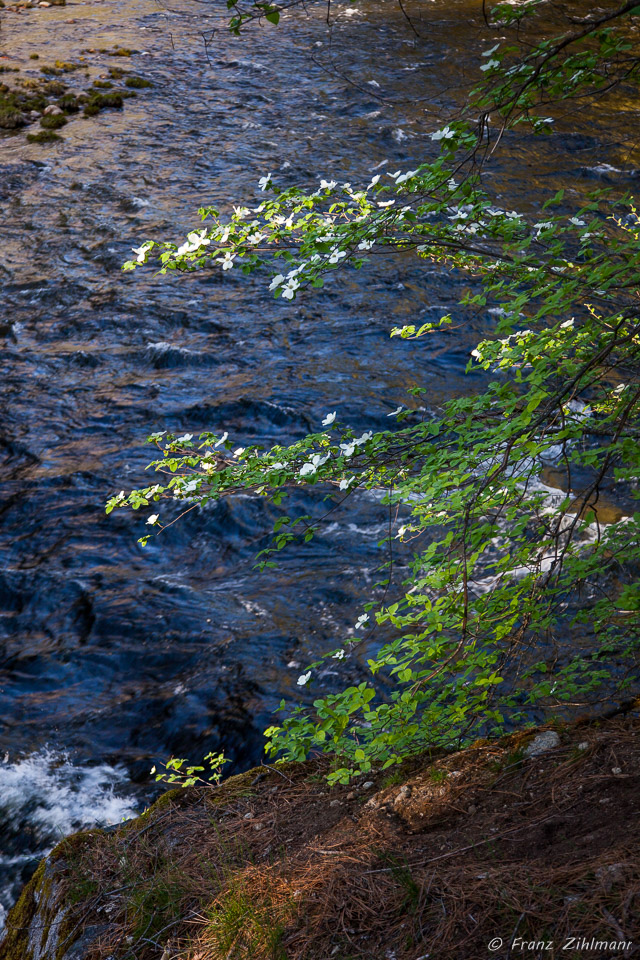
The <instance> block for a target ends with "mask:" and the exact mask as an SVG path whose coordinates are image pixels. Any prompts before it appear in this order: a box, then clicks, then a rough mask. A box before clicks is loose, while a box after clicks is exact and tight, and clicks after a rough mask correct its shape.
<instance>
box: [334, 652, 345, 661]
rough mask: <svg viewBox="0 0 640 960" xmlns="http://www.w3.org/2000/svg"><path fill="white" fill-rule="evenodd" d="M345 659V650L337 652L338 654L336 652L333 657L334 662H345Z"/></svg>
mask: <svg viewBox="0 0 640 960" xmlns="http://www.w3.org/2000/svg"><path fill="white" fill-rule="evenodd" d="M345 657H346V653H345V652H344V650H336V652H335V653H334V654H333V656H332V659H333V660H344V658H345Z"/></svg>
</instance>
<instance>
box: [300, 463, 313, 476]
mask: <svg viewBox="0 0 640 960" xmlns="http://www.w3.org/2000/svg"><path fill="white" fill-rule="evenodd" d="M316 470H317V467H316V466H315V464H313V463H305V464H303V466H302V468H301V470H300V476H301V477H311V476H313V474H314V473H315V472H316Z"/></svg>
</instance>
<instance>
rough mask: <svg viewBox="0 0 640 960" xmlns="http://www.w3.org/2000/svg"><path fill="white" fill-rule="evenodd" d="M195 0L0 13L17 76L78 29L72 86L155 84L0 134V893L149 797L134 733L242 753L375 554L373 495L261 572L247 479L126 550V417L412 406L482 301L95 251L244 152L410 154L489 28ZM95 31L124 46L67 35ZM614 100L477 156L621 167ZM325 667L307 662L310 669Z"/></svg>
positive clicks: (225, 187)
mask: <svg viewBox="0 0 640 960" xmlns="http://www.w3.org/2000/svg"><path fill="white" fill-rule="evenodd" d="M214 6H215V5H214V4H209V5H203V4H199V3H196V2H193V3H189V2H187V0H173V2H166V3H156V2H153V0H117V2H114V0H102V2H90V3H84V4H83V3H71V2H68V3H67V5H66V6H65V7H51V8H48V9H38V8H36V9H31V10H25V11H22V12H14V11H8V10H4V11H0V16H2V25H1V30H0V64H3V65H9V66H17V67H19V68H20V70H21V72H22V75H23V76H33V77H37V76H39V73H38V69H39V65H40V64H42V63H46V62H49V63H52V62H53V61H55V60H68V61H78V58H79V57H80V56H83V57H84V60H83V61H82V62H83V63H84V64H85V65H86V68H87V72H88V74H89V77H90V80H87V79H85V78H84V77H83V76H82V75H81V74H78V73H75V74H73V75H69V76H68V77H66V78H65V80H66V82H68V83H69V84H70V85H71V86H72V87H73V86H74V85H75V86H78V85H79V84H80V82H81V81H82V82H84V84H85V85H86V84H87V83H88V82H90V81H91V80H93V79H94V78H99V77H100V76H104V75H105V73H106V71H107V68H108V67H109V66H112V65H113V64H114V63H117V64H118V65H120V64H121V63H122V65H124V67H125V68H126V69H127V70H130V71H131V72H134V73H136V74H137V75H140V76H143V77H145V78H148V79H150V80H151V81H152V82H153V84H154V85H153V87H152V88H149V89H144V90H140V91H138V96H137V97H136V98H135V99H131V100H127V101H126V103H125V107H124V110H122V111H117V110H113V111H108V112H104V113H102V114H100V115H99V116H98V117H96V118H92V119H83V118H77V119H73V120H72V121H71V122H70V123H69V124H68V125H67V126H66V127H65V128H64V130H63V131H62V134H63V136H64V140H63V142H62V143H60V144H54V145H47V146H41V145H38V144H29V143H27V142H26V139H25V136H24V133H23V132H15V133H14V132H11V133H9V132H3V131H0V208H1V215H2V243H1V245H0V286H1V293H0V297H1V299H0V339H1V343H2V352H1V354H0V397H1V400H2V417H1V419H0V469H1V474H0V477H1V494H0V517H1V526H0V757H1V756H2V755H3V754H6V757H5V760H4V762H1V761H0V838H1V839H0V901H2V902H4V903H5V905H6V904H8V903H9V902H10V901H11V899H12V897H13V896H14V895H15V892H16V889H17V887H18V886H19V885H20V883H21V882H22V881H23V880H24V878H25V877H26V876H27V875H28V873H29V872H30V871H31V870H32V869H33V866H34V863H35V862H36V861H37V857H38V856H39V855H41V853H42V852H43V851H44V850H46V849H47V848H48V847H50V846H51V844H52V843H54V842H55V841H56V839H58V838H59V837H60V836H61V835H64V834H65V833H68V832H70V831H71V830H73V829H77V828H78V827H79V826H81V825H83V824H86V823H94V822H115V821H118V820H120V819H121V818H122V817H123V816H129V815H131V813H132V811H134V810H135V809H139V808H140V806H141V805H144V802H145V801H146V800H148V798H149V797H150V796H151V795H152V788H151V786H150V784H149V776H148V771H149V767H150V766H151V764H152V763H153V762H155V761H157V760H158V759H163V758H166V757H168V756H169V755H171V754H174V755H179V756H189V757H191V758H193V759H198V758H200V757H201V756H202V755H203V754H204V753H205V752H207V751H208V750H210V749H216V750H219V749H220V750H224V751H225V752H226V753H227V755H228V756H230V757H231V758H232V759H233V761H234V770H236V771H237V770H240V769H242V768H246V767H247V766H248V765H250V764H251V763H255V762H257V761H258V760H259V758H260V755H261V749H262V738H261V731H262V730H263V729H264V727H265V726H266V725H268V723H269V722H271V721H272V719H273V715H274V714H273V711H274V709H275V708H276V706H277V704H278V703H279V701H280V699H281V698H282V697H285V698H291V697H293V696H296V697H298V696H305V693H304V692H301V691H300V689H299V688H298V687H297V685H296V681H297V678H298V676H299V674H300V673H301V668H302V667H304V665H305V664H306V663H307V662H308V661H309V660H310V659H311V658H313V657H315V656H316V655H317V654H318V653H319V652H320V651H322V650H326V649H327V648H331V647H333V646H335V645H337V644H338V643H339V642H340V640H341V639H343V638H344V637H345V635H348V633H349V631H352V629H353V622H354V620H355V619H356V616H357V615H358V613H359V612H360V606H359V604H360V603H361V602H362V600H363V599H364V598H365V596H366V591H367V590H368V589H370V586H371V584H372V583H374V582H375V579H376V568H377V567H378V565H379V564H380V563H381V561H382V560H383V554H382V552H381V550H380V549H379V548H378V547H377V545H376V544H377V542H378V541H379V540H380V538H381V537H382V536H384V534H385V532H386V530H387V524H388V521H389V518H388V515H387V513H386V511H385V508H384V507H383V506H381V504H380V502H379V499H376V498H375V497H373V496H361V497H360V498H359V499H356V500H355V503H354V504H353V506H352V507H351V508H350V510H349V512H348V513H346V512H339V511H338V512H336V513H335V515H334V516H333V517H332V518H331V522H330V523H329V525H328V526H326V528H325V529H324V531H323V533H322V534H321V535H320V536H318V537H317V538H315V539H314V540H313V541H312V543H311V544H310V545H308V546H306V547H299V548H293V549H291V550H290V551H289V552H288V553H287V554H286V555H285V556H284V557H283V559H282V561H281V565H280V567H279V569H278V570H277V571H275V572H271V573H269V574H262V575H259V574H257V573H256V572H255V570H254V569H253V564H254V558H255V554H256V552H257V551H258V550H259V549H261V548H262V547H263V546H265V545H266V544H267V542H268V534H269V530H270V526H271V524H272V522H273V519H274V517H275V511H274V508H270V507H268V506H267V505H265V504H264V503H261V502H256V501H255V500H253V499H250V498H248V497H238V498H237V499H235V500H233V501H231V502H226V503H223V504H220V505H217V506H211V507H209V508H208V509H206V510H203V511H199V512H198V513H197V514H196V513H195V512H193V513H191V514H190V515H189V516H188V517H186V518H185V519H184V520H183V521H182V522H181V523H180V524H177V525H175V526H173V527H171V528H170V529H169V530H167V531H166V533H165V534H163V535H162V536H161V537H160V538H158V539H157V540H152V541H151V542H150V544H149V546H148V547H147V548H145V549H142V548H140V547H139V545H138V544H137V542H136V540H137V537H138V536H140V535H141V533H142V532H143V528H144V518H142V517H141V518H138V517H136V516H129V515H125V514H124V513H119V514H115V515H112V516H111V517H109V518H107V517H106V516H105V514H104V501H105V500H106V499H107V497H108V496H110V495H111V494H112V493H114V492H117V491H118V490H120V489H121V488H123V487H125V488H126V487H127V486H135V485H139V484H140V483H141V482H144V476H145V475H144V472H143V471H144V467H145V465H146V464H147V462H148V461H149V459H151V451H150V448H148V447H145V445H144V443H143V441H144V438H145V437H146V435H147V434H149V433H151V432H153V431H155V430H163V429H170V430H175V431H182V430H189V431H190V432H193V433H197V432H198V431H200V430H203V429H211V430H218V431H222V430H227V431H229V434H230V436H231V437H232V438H233V440H234V441H237V443H238V444H239V445H245V444H246V443H247V442H255V441H260V442H262V443H264V444H270V443H272V442H278V443H286V442H288V441H291V440H293V439H295V438H296V437H299V436H301V435H303V434H304V433H305V432H307V431H308V430H309V429H312V428H317V427H318V426H319V422H320V420H321V419H322V417H323V416H324V415H326V413H328V412H330V411H333V410H336V411H338V414H339V417H340V419H341V420H343V421H346V422H348V423H350V424H351V425H352V426H353V427H354V428H355V429H370V428H373V429H376V428H382V427H384V426H385V425H386V424H388V423H389V422H390V421H388V420H386V416H387V414H388V413H389V412H390V411H391V410H394V409H395V408H396V407H397V405H398V404H399V403H406V402H410V403H412V401H410V398H408V397H407V394H406V390H407V388H409V387H411V386H412V385H415V384H420V385H422V386H426V387H427V389H428V393H427V395H426V397H427V401H426V402H427V403H428V404H429V406H430V407H436V406H437V405H438V404H439V403H440V402H442V400H443V399H446V397H448V396H451V395H452V394H455V393H459V392H460V391H462V390H471V389H473V388H474V380H473V378H467V379H466V380H465V381H464V382H463V371H464V368H465V366H466V363H467V360H468V356H469V351H470V349H471V348H472V346H473V345H474V344H475V342H476V341H477V339H478V338H479V337H480V336H481V335H482V333H483V331H488V330H490V329H491V325H492V322H493V321H492V317H491V315H490V314H489V313H486V314H469V313H466V314H465V313H462V312H461V311H460V310H459V308H456V306H455V304H456V300H457V298H458V296H459V294H460V291H461V289H462V286H463V281H462V279H461V278H460V277H455V276H454V277H451V276H446V275H444V274H443V273H442V271H440V270H439V269H437V268H436V267H429V266H425V265H424V264H417V263H416V262H415V261H414V260H412V259H405V258H395V259H391V260H387V261H385V263H384V264H383V265H382V266H383V269H381V268H380V266H379V265H378V266H377V265H376V263H374V265H373V266H372V267H370V268H368V269H367V270H366V271H363V272H361V273H358V274H354V273H348V272H344V273H341V274H339V275H336V276H335V277H334V278H333V279H332V280H331V282H329V283H328V284H327V286H326V288H325V289H324V290H323V291H322V292H321V293H314V294H313V295H304V296H303V297H301V298H300V299H299V300H297V301H296V302H294V303H293V304H288V303H286V302H284V301H282V300H279V301H274V300H273V299H272V298H271V295H270V294H269V293H268V292H267V291H266V289H265V287H266V285H265V283H264V282H262V280H259V279H257V278H249V279H248V278H245V277H242V276H240V275H236V271H229V272H228V273H225V275H224V276H223V275H222V273H220V274H217V273H215V274H214V273H206V274H202V275H194V276H189V277H185V278H182V279H180V280H179V281H176V280H175V279H174V278H153V277H152V275H151V272H150V271H149V272H147V273H143V272H142V271H137V272H136V273H135V274H134V275H130V274H122V273H121V272H120V265H121V263H122V262H123V261H124V260H125V259H128V257H129V256H130V250H131V247H132V246H136V245H137V243H138V242H139V241H140V240H142V239H144V238H146V237H163V238H173V239H180V238H181V237H182V236H183V234H184V232H185V231H186V230H187V229H189V228H190V227H192V226H193V225H195V224H196V223H197V219H198V218H197V213H196V211H197V208H198V206H200V205H201V204H202V203H205V202H215V203H216V204H217V205H219V206H221V207H222V208H224V207H225V206H228V205H229V204H230V203H231V202H233V201H235V202H239V201H243V202H247V201H248V202H250V203H251V202H253V200H254V199H255V200H256V201H257V200H258V197H259V195H260V194H259V191H258V190H257V186H256V184H257V180H258V178H259V177H260V176H262V175H264V174H265V173H267V172H272V173H273V175H274V179H276V180H277V182H278V183H279V184H281V185H287V184H290V183H294V182H301V183H304V184H308V185H310V184H312V183H314V182H317V181H318V180H319V179H320V178H321V177H331V176H335V177H336V178H337V177H339V178H340V179H349V180H351V181H352V182H354V183H359V182H363V181H364V182H367V181H368V179H369V178H370V175H371V172H372V171H373V170H376V169H377V170H379V171H380V170H384V169H385V161H386V162H387V163H388V169H397V168H398V167H402V168H403V169H409V168H410V167H412V166H415V164H416V161H419V160H420V159H421V158H422V157H424V156H426V155H433V151H434V144H433V143H432V141H431V139H430V137H429V134H430V132H432V131H433V130H435V129H437V128H438V126H440V125H441V118H442V117H446V115H447V110H448V109H449V108H450V107H451V105H452V104H453V103H454V102H455V99H456V96H457V95H458V94H459V90H460V88H461V87H464V85H465V84H467V83H468V82H469V81H470V80H472V79H473V78H474V76H475V71H477V63H478V57H479V54H480V52H481V51H482V50H484V49H485V48H486V46H487V44H490V42H491V40H492V39H493V38H494V37H495V36H499V34H498V35H496V34H495V33H493V34H492V33H490V32H487V29H486V27H484V26H483V25H482V22H481V18H480V16H479V9H478V8H479V6H480V4H479V3H472V2H469V0H458V2H449V0H434V2H414V3H413V4H412V5H409V6H408V7H407V9H408V10H409V13H410V14H411V16H412V17H413V18H414V27H415V29H416V30H417V33H418V34H419V36H416V35H415V32H414V27H412V26H410V25H409V23H408V21H407V20H406V19H405V17H404V16H403V14H402V11H401V10H400V8H399V7H398V5H397V4H396V3H395V2H391V0H388V2H364V3H362V4H359V5H358V6H357V7H354V8H352V7H350V6H343V7H336V5H335V4H332V7H331V11H332V17H333V18H334V23H333V27H332V29H331V31H328V28H327V23H326V9H325V8H324V7H320V6H318V7H312V8H311V10H310V11H308V12H298V13H295V14H290V15H287V16H284V17H283V22H282V23H281V26H280V28H278V29H275V28H274V27H272V26H270V25H266V26H262V27H255V28H252V29H249V30H247V31H246V33H245V34H244V35H243V36H242V37H240V38H233V37H230V36H229V35H228V33H227V32H226V31H225V29H224V19H223V18H217V17H210V16H208V14H209V13H210V12H211V9H212V8H213V7H214ZM405 6H406V5H405ZM220 7H224V4H221V5H220ZM114 45H116V46H124V47H126V48H130V49H132V50H134V51H135V52H134V53H133V55H132V56H131V57H128V58H124V57H123V58H121V60H118V61H116V58H110V57H108V56H107V55H106V54H100V53H96V52H93V53H89V52H83V51H87V50H92V51H97V50H98V49H100V48H107V49H109V48H113V47H114ZM32 53H37V54H38V55H39V57H40V61H39V62H37V61H31V60H30V59H29V56H30V54H32ZM612 109H613V108H612ZM632 110H633V104H632V103H626V102H625V100H624V97H620V98H619V99H618V101H617V102H616V104H615V111H616V117H615V129H617V130H618V131H619V136H618V137H617V139H616V140H615V141H614V142H612V141H611V136H610V131H611V129H612V119H611V117H610V116H607V117H604V116H602V114H597V115H591V116H589V117H585V118H580V117H578V118H575V117H574V118H572V119H571V120H570V121H565V122H564V125H562V126H559V127H558V132H557V133H556V134H555V135H554V136H552V137H550V138H549V139H548V140H544V141H543V140H540V139H536V140H533V139H532V140H525V141H523V142H522V143H521V144H520V146H519V147H518V148H517V149H516V148H515V147H514V148H513V150H512V154H511V157H510V160H509V166H508V169H507V168H506V167H505V168H504V169H503V167H502V166H501V165H500V164H496V167H495V172H494V173H492V174H491V175H492V176H494V177H498V178H501V179H500V180H499V185H498V187H497V190H498V192H500V190H505V191H506V190H507V189H508V191H509V194H510V196H512V197H513V196H516V197H518V199H519V201H520V206H521V207H526V206H527V205H528V204H529V202H530V201H529V196H530V194H532V195H535V193H536V192H539V191H541V190H542V191H543V192H544V193H545V194H546V193H548V194H551V193H552V192H554V191H555V189H557V186H558V183H559V182H560V181H563V180H565V179H566V176H567V174H571V175H572V177H573V179H572V182H573V183H574V185H575V190H576V192H584V191H585V190H586V189H588V188H589V187H591V186H593V185H594V184H597V183H598V182H600V181H603V180H605V181H606V182H608V183H610V184H614V185H616V186H618V185H619V186H620V188H621V189H622V188H624V187H626V186H628V184H629V183H630V182H632V178H633V176H634V171H633V169H632V162H631V159H630V157H629V156H628V155H627V154H626V153H625V150H626V146H625V137H626V135H625V129H626V122H627V121H626V117H627V116H628V113H629V112H630V111H632ZM496 183H497V184H498V180H496ZM378 264H379V261H378ZM450 310H455V311H456V316H457V317H459V318H460V319H461V320H463V321H464V322H463V324H462V325H461V326H460V327H458V329H457V330H456V332H455V333H454V334H446V333H443V334H439V335H437V336H435V337H434V338H432V339H430V340H429V342H428V343H425V344H422V343H421V344H420V345H418V346H416V345H409V344H407V343H404V342H400V341H398V340H392V341H390V340H389V336H388V334H389V330H390V327H391V326H393V325H394V324H396V323H398V322H399V321H405V322H420V321H423V320H425V319H433V318H436V317H438V316H441V315H443V314H444V313H447V312H449V311H450ZM308 507H309V502H308V499H307V500H305V498H304V497H303V496H302V495H299V496H297V498H296V508H299V509H303V508H305V509H306V508H308ZM324 507H325V508H326V504H325V505H324ZM322 508H323V504H322V502H321V501H320V500H319V498H316V499H315V501H314V502H313V503H312V504H311V509H315V510H318V511H320V510H321V509H322ZM400 562H402V559H400ZM356 669H357V666H356ZM338 681H339V678H336V677H335V676H334V675H333V674H332V672H331V671H329V670H327V672H326V674H325V676H324V677H322V678H320V680H319V682H318V683H317V684H315V686H314V689H313V690H312V691H310V692H309V694H308V695H309V696H311V697H315V696H317V695H318V692H319V691H321V690H322V689H329V688H330V686H331V684H332V683H334V682H338Z"/></svg>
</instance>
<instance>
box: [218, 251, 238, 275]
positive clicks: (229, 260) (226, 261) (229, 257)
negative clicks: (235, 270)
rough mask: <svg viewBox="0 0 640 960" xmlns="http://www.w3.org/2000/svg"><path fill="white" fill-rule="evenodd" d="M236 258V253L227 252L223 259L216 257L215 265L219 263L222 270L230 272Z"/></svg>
mask: <svg viewBox="0 0 640 960" xmlns="http://www.w3.org/2000/svg"><path fill="white" fill-rule="evenodd" d="M236 257H237V254H236V253H230V252H229V251H228V250H227V252H226V253H225V255H224V257H216V263H221V264H222V269H223V270H231V269H232V267H233V261H234V260H235V258H236Z"/></svg>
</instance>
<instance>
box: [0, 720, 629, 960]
mask: <svg viewBox="0 0 640 960" xmlns="http://www.w3.org/2000/svg"><path fill="white" fill-rule="evenodd" d="M639 728H640V718H639V717H638V714H637V711H635V710H632V711H631V712H629V713H628V714H627V715H625V716H622V717H617V718H614V719H611V720H607V721H602V722H600V723H593V722H589V723H587V722H584V723H581V724H577V725H574V726H571V727H569V726H568V727H566V728H560V727H556V728H554V729H546V730H538V731H528V732H526V733H519V734H515V735H513V736H510V737H507V738H504V739H503V740H501V741H496V742H490V741H482V742H478V743H477V744H474V745H473V746H471V747H469V748H467V749H465V750H461V751H458V752H453V753H448V754H447V753H440V754H438V755H436V754H432V755H425V756H422V757H420V758H417V759H415V760H413V761H412V762H411V763H407V764H406V765H405V766H404V767H402V768H397V769H396V770H392V771H384V772H382V771H381V772H378V773H376V774H374V775H372V776H371V779H370V780H367V781H364V782H363V778H361V779H360V780H357V781H355V782H354V783H352V784H351V785H350V786H347V787H336V788H332V789H329V788H328V786H327V783H326V779H325V773H326V770H327V766H326V762H325V761H323V760H316V761H311V762H308V763H304V764H288V765H283V766H275V767H273V766H269V767H267V766H265V767H258V768H254V769H253V770H250V771H248V772H247V773H244V774H240V775H238V776H234V777H230V778H229V779H228V780H226V781H225V782H224V783H223V784H222V785H221V786H220V787H216V788H209V789H207V788H188V789H185V790H180V789H179V790H172V791H169V792H168V793H166V794H165V795H164V796H162V797H161V798H160V799H159V800H158V801H157V802H156V803H155V804H154V805H153V806H152V807H151V808H150V809H149V810H148V811H146V812H145V813H144V814H143V815H142V816H141V817H139V818H137V819H134V820H130V821H127V822H126V823H124V824H122V825H121V826H119V827H116V828H112V829H110V830H107V831H102V830H90V831H86V832H83V833H78V834H75V835H73V836H71V837H69V838H67V839H66V840H64V841H62V843H61V844H59V845H58V847H57V848H56V849H55V850H54V851H53V852H52V853H51V854H50V856H49V857H47V858H46V859H45V860H44V861H42V863H41V864H40V866H39V867H38V870H37V871H36V873H35V874H34V876H33V878H32V880H31V881H30V883H29V884H28V885H27V887H26V888H25V890H24V891H23V894H22V896H21V898H20V900H19V902H18V903H17V904H16V906H15V907H14V908H13V910H12V911H11V913H10V914H9V917H8V924H7V932H6V936H5V939H4V941H3V942H2V943H1V944H0V960H98V958H102V960H107V958H112V960H127V958H128V960H169V958H178V957H185V958H187V957H189V958H192V960H196V958H198V960H223V958H225V960H234V958H252V960H253V958H256V960H260V958H264V960H267V958H270V960H285V958H286V960H298V958H300V960H302V958H308V960H321V958H322V960H324V958H333V957H335V958H337V960H347V958H355V957H366V958H370V960H378V958H380V960H392V958H395V960H418V958H425V957H429V958H442V960H444V958H447V960H457V958H460V960H462V958H465V960H473V958H480V957H484V956H486V955H487V952H486V951H487V945H488V944H489V943H490V942H492V943H493V947H492V948H491V950H492V954H491V955H493V956H496V957H499V958H500V957H504V958H506V957H508V956H512V955H514V954H512V952H511V951H512V950H516V949H519V951H520V953H522V955H525V956H526V955H529V956H534V955H535V956H537V955H538V954H537V953H536V952H535V949H534V948H533V946H532V945H534V944H535V943H538V944H539V942H540V941H541V940H543V939H544V941H545V943H549V944H551V946H550V947H549V948H548V949H547V948H546V952H545V953H544V954H542V955H543V956H545V957H560V956H562V957H567V956H584V955H587V956H589V955H592V956H603V955H605V956H607V957H614V956H615V957H618V956H619V957H627V956H633V955H634V951H635V950H636V949H637V948H638V947H639V946H640V863H639V862H638V856H637V851H638V848H639V845H640V844H639V841H640V820H639V818H638V812H639V810H640V807H639V806H638V801H639V800H640V744H639V742H638V731H639ZM570 938H574V941H571V939H570ZM576 938H577V939H576ZM498 940H500V941H501V945H500V946H496V944H497V943H498ZM567 943H568V944H569V946H567ZM518 944H520V947H518ZM605 944H606V948H605V946H604V945H605ZM494 948H495V949H494ZM539 949H540V948H539V946H538V953H539ZM605 949H606V952H604V951H605ZM598 951H599V952H598Z"/></svg>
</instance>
